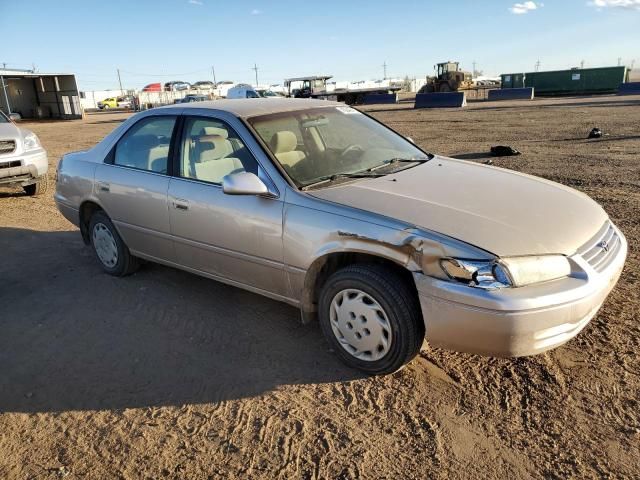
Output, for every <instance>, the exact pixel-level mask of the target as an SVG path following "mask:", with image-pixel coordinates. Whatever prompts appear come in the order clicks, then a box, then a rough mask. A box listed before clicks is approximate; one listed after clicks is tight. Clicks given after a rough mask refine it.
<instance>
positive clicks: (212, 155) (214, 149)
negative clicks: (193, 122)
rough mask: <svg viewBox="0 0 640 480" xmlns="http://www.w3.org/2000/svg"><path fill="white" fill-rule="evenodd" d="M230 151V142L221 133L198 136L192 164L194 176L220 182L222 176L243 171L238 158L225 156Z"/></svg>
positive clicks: (207, 180)
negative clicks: (194, 158) (194, 159)
mask: <svg viewBox="0 0 640 480" xmlns="http://www.w3.org/2000/svg"><path fill="white" fill-rule="evenodd" d="M207 128H209V127H207ZM211 128H213V127H211ZM216 130H222V129H216ZM232 152H233V149H232V147H231V143H229V141H228V140H227V139H226V137H223V136H222V135H203V136H201V137H198V138H197V140H196V153H197V156H196V161H195V164H194V166H193V168H194V170H195V177H196V178H197V179H198V180H204V181H206V182H213V183H222V179H223V177H224V176H226V175H229V174H230V173H235V172H241V171H243V170H244V168H243V167H242V162H241V161H240V160H239V159H237V158H234V157H228V156H226V155H229V154H230V153H232Z"/></svg>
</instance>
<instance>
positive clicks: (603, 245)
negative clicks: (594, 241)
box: [598, 240, 609, 252]
mask: <svg viewBox="0 0 640 480" xmlns="http://www.w3.org/2000/svg"><path fill="white" fill-rule="evenodd" d="M598 247H600V248H601V249H602V250H603V251H604V252H608V251H609V244H608V243H607V241H606V240H603V241H601V242H600V243H599V244H598Z"/></svg>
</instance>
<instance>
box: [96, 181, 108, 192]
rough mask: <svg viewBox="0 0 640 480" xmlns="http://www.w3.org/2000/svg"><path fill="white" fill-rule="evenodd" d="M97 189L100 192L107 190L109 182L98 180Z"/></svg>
mask: <svg viewBox="0 0 640 480" xmlns="http://www.w3.org/2000/svg"><path fill="white" fill-rule="evenodd" d="M98 190H100V191H101V192H108V191H109V184H108V183H106V182H98Z"/></svg>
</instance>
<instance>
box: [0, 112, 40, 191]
mask: <svg viewBox="0 0 640 480" xmlns="http://www.w3.org/2000/svg"><path fill="white" fill-rule="evenodd" d="M16 118H17V117H16ZM48 168H49V162H48V160H47V152H46V151H45V149H44V148H43V147H42V145H41V144H40V140H39V139H38V137H37V136H36V134H35V133H33V132H32V131H31V130H27V129H26V128H20V127H18V125H16V124H15V123H14V122H13V121H12V120H11V119H10V118H9V117H7V116H6V115H5V114H4V113H2V112H1V111H0V185H20V186H21V187H22V188H23V190H24V191H25V193H26V194H27V195H40V194H42V193H44V192H45V191H46V190H47V170H48Z"/></svg>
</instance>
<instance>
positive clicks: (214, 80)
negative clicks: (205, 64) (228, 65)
mask: <svg viewBox="0 0 640 480" xmlns="http://www.w3.org/2000/svg"><path fill="white" fill-rule="evenodd" d="M211 73H213V83H218V82H216V67H213V66H212V67H211Z"/></svg>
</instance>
